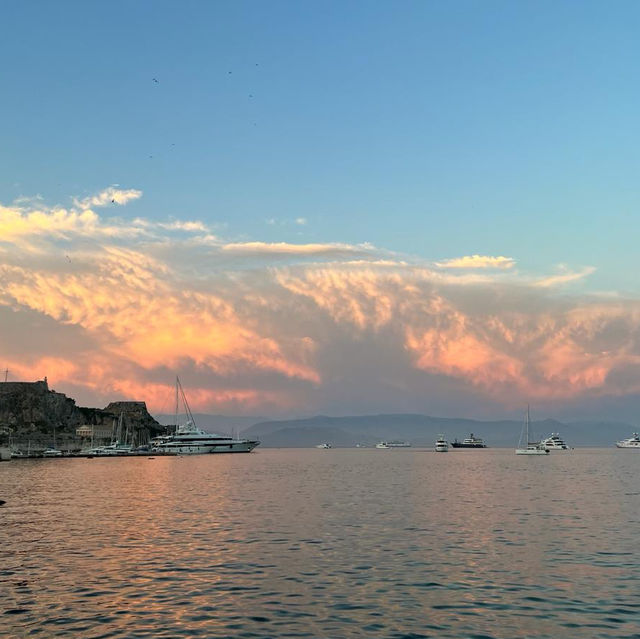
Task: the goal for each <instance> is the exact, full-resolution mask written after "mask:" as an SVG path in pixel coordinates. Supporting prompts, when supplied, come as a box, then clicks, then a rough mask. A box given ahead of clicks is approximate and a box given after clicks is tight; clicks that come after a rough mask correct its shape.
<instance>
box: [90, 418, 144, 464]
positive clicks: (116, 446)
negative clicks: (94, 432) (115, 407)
mask: <svg viewBox="0 0 640 639" xmlns="http://www.w3.org/2000/svg"><path fill="white" fill-rule="evenodd" d="M128 439H129V427H128V426H127V428H126V429H125V427H124V413H122V412H121V413H120V416H119V417H118V421H117V422H116V420H115V419H114V420H113V430H112V433H111V443H110V444H105V445H104V446H91V447H90V448H87V449H85V450H83V451H81V454H82V455H86V456H94V457H119V456H120V457H121V456H123V455H130V454H131V451H132V450H133V445H132V444H129V443H127V440H128Z"/></svg>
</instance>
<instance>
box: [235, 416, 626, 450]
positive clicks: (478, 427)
mask: <svg viewBox="0 0 640 639" xmlns="http://www.w3.org/2000/svg"><path fill="white" fill-rule="evenodd" d="M521 428H522V422H521V421H518V420H498V421H480V420H475V419H462V418H449V417H430V416H428V415H419V414H406V413H401V414H388V415H385V414H383V415H364V416H347V417H327V416H322V415H320V416H317V417H310V418H305V419H289V420H279V421H263V422H260V423H257V424H254V425H253V426H251V427H250V428H248V429H246V430H244V431H243V436H244V437H251V438H256V439H259V440H260V441H261V442H262V447H263V448H265V447H266V448H268V447H282V448H287V447H308V446H315V445H317V444H319V443H322V442H327V443H330V444H331V445H332V446H333V447H334V448H335V447H341V446H345V447H350V446H355V445H356V444H360V445H365V446H373V445H375V443H376V442H379V441H385V440H390V439H400V440H405V441H408V442H411V444H412V445H413V446H428V447H433V445H434V442H435V440H436V437H437V436H438V435H439V434H440V433H442V434H444V436H445V438H446V439H447V440H449V441H453V439H454V438H458V439H463V438H464V437H468V436H469V433H475V434H476V435H477V436H479V437H482V439H483V440H484V441H485V443H486V444H487V446H489V447H515V446H516V444H517V442H518V437H519V435H520V430H521ZM532 429H533V432H534V433H535V434H536V436H537V437H539V438H540V437H548V436H549V435H550V434H551V433H557V432H560V433H562V435H563V437H564V439H565V440H566V441H567V443H568V445H569V446H570V447H575V446H612V445H614V443H615V442H616V441H617V440H619V439H621V438H623V437H628V436H629V435H630V434H631V433H632V432H633V431H634V430H637V427H634V426H632V425H630V424H625V423H621V422H595V421H594V422H589V421H580V422H569V423H563V422H559V421H556V420H553V419H545V420H542V421H537V422H532Z"/></svg>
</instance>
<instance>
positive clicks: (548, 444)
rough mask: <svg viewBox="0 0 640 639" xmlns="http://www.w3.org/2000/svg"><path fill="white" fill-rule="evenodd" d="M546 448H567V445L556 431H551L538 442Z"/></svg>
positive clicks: (550, 449)
mask: <svg viewBox="0 0 640 639" xmlns="http://www.w3.org/2000/svg"><path fill="white" fill-rule="evenodd" d="M540 443H541V444H542V445H543V446H544V447H545V448H546V449H547V450H549V451H552V450H569V447H568V446H567V445H566V444H565V442H564V440H563V439H562V437H560V435H559V434H558V433H551V435H549V437H546V438H545V439H543V440H542V441H541V442H540Z"/></svg>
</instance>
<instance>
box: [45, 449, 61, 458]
mask: <svg viewBox="0 0 640 639" xmlns="http://www.w3.org/2000/svg"><path fill="white" fill-rule="evenodd" d="M42 456H43V457H62V451H61V450H58V449H57V448H47V449H46V450H44V451H43V453H42Z"/></svg>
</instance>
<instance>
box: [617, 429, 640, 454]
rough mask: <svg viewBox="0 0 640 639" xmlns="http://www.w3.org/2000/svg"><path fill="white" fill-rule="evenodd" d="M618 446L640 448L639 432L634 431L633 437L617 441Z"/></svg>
mask: <svg viewBox="0 0 640 639" xmlns="http://www.w3.org/2000/svg"><path fill="white" fill-rule="evenodd" d="M616 447H617V448H637V449H638V450H640V437H638V433H633V436H632V437H629V439H623V440H621V441H619V442H616Z"/></svg>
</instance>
